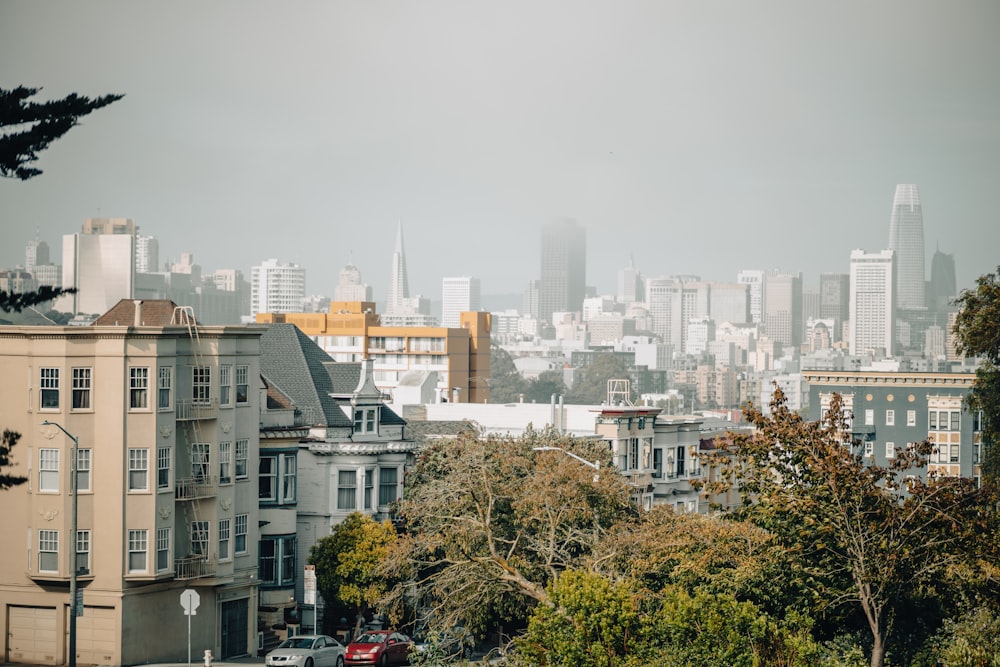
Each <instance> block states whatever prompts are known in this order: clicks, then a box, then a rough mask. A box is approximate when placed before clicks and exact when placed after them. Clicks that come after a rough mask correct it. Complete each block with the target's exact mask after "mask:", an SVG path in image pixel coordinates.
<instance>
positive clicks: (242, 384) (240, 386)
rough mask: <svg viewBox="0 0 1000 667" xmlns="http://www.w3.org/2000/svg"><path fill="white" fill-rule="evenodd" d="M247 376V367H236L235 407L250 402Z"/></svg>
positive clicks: (248, 372)
mask: <svg viewBox="0 0 1000 667" xmlns="http://www.w3.org/2000/svg"><path fill="white" fill-rule="evenodd" d="M249 374H250V371H249V367H248V366H237V367H236V405H246V404H247V403H249V402H250V383H249V382H248V376H249Z"/></svg>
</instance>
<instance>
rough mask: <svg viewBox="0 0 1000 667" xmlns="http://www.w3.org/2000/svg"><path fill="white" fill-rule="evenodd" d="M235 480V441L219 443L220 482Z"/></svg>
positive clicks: (227, 482)
mask: <svg viewBox="0 0 1000 667" xmlns="http://www.w3.org/2000/svg"><path fill="white" fill-rule="evenodd" d="M232 481H233V443H231V442H220V443H219V484H229V483H230V482H232Z"/></svg>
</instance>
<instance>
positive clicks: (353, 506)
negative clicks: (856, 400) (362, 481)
mask: <svg viewBox="0 0 1000 667" xmlns="http://www.w3.org/2000/svg"><path fill="white" fill-rule="evenodd" d="M348 490H350V492H351V493H350V501H349V502H348V495H347V494H346V493H344V492H345V491H348ZM357 509H358V470H357V468H341V469H339V470H338V471H337V510H338V511H351V512H353V511H355V510H357Z"/></svg>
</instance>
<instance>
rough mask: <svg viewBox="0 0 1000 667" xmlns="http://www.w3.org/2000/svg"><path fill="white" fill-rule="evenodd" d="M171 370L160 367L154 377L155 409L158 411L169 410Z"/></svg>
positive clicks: (171, 384) (166, 367)
mask: <svg viewBox="0 0 1000 667" xmlns="http://www.w3.org/2000/svg"><path fill="white" fill-rule="evenodd" d="M173 378H174V374H173V369H172V368H170V367H169V366H161V367H160V370H159V373H158V374H157V377H156V394H157V398H156V407H158V408H159V409H160V410H169V409H170V392H171V388H172V386H173Z"/></svg>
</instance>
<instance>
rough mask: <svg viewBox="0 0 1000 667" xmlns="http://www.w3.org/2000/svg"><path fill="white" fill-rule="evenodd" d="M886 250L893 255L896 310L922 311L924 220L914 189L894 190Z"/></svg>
mask: <svg viewBox="0 0 1000 667" xmlns="http://www.w3.org/2000/svg"><path fill="white" fill-rule="evenodd" d="M889 250H892V251H893V252H894V253H895V263H896V308H901V309H904V310H915V309H919V308H926V307H927V303H926V301H925V299H924V281H925V280H926V276H925V274H924V216H923V213H922V211H921V207H920V192H919V191H918V190H917V186H916V185H912V184H901V185H897V186H896V193H895V195H893V198H892V215H891V216H890V218H889Z"/></svg>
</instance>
